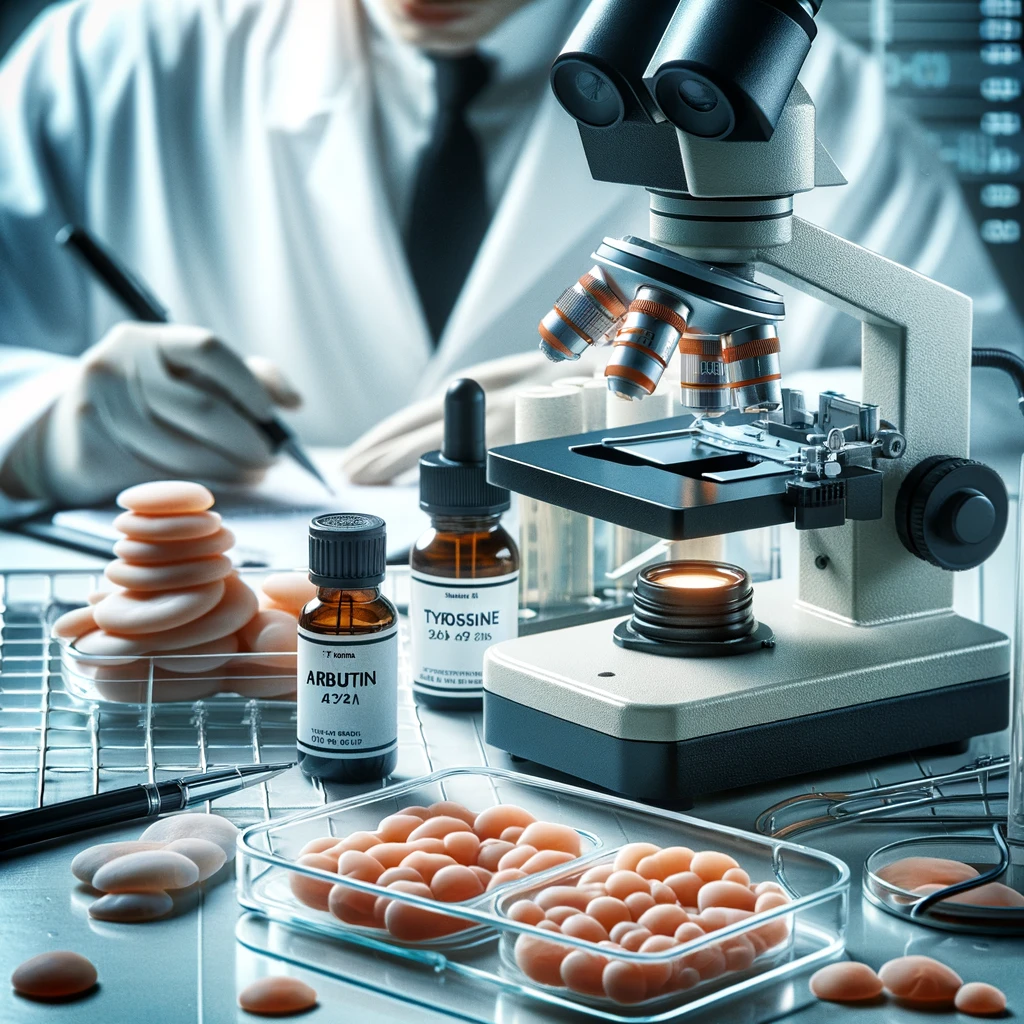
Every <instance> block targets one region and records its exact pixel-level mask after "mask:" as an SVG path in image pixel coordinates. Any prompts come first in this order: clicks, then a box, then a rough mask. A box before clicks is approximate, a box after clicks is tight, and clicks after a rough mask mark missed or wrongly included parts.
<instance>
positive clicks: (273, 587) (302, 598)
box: [261, 572, 316, 613]
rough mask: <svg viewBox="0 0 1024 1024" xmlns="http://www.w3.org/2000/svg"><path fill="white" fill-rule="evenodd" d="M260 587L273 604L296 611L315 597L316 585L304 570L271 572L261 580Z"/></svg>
mask: <svg viewBox="0 0 1024 1024" xmlns="http://www.w3.org/2000/svg"><path fill="white" fill-rule="evenodd" d="M261 589H262V590H263V593H264V594H266V595H267V597H268V598H270V600H271V601H272V602H274V604H275V605H277V606H279V607H281V608H287V609H288V610H290V611H292V610H293V611H295V612H296V613H298V612H300V611H301V610H302V608H303V606H305V605H307V604H308V603H309V602H310V601H312V600H313V598H314V597H316V587H314V586H313V584H312V583H310V582H309V577H308V576H307V575H306V574H305V573H304V572H276V573H272V574H271V575H270V576H268V577H267V578H266V579H265V580H264V581H263V583H262V585H261Z"/></svg>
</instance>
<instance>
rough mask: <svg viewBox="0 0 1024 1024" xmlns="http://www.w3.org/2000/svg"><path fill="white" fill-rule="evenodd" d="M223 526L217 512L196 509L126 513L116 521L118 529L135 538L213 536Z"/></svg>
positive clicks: (163, 539) (175, 538)
mask: <svg viewBox="0 0 1024 1024" xmlns="http://www.w3.org/2000/svg"><path fill="white" fill-rule="evenodd" d="M220 528H221V517H220V514H219V513H217V512H193V513H186V514H184V515H180V516H144V515H140V514H139V513H137V512H122V513H121V514H120V515H119V516H118V517H117V518H116V519H115V520H114V529H115V530H117V531H118V532H119V533H123V534H124V535H125V536H126V537H131V538H132V539H133V540H148V541H157V542H160V541H175V540H199V539H200V538H201V537H211V536H213V534H215V533H216V532H217V531H218V530H219V529H220Z"/></svg>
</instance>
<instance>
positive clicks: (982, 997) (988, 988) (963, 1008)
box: [953, 981, 1006, 1017]
mask: <svg viewBox="0 0 1024 1024" xmlns="http://www.w3.org/2000/svg"><path fill="white" fill-rule="evenodd" d="M953 1005H954V1006H955V1007H956V1008H957V1009H958V1010H959V1011H960V1012H961V1013H966V1014H968V1015H969V1016H971V1017H995V1016H996V1015H998V1014H1001V1013H1004V1012H1005V1011H1006V996H1005V995H1004V994H1003V993H1002V992H1001V991H1000V990H999V989H997V988H996V987H995V985H986V984H985V983H984V982H983V981H972V982H969V983H968V984H966V985H964V986H963V988H961V989H960V991H959V992H957V994H956V999H955V1000H954V1002H953Z"/></svg>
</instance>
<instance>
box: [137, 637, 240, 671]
mask: <svg viewBox="0 0 1024 1024" xmlns="http://www.w3.org/2000/svg"><path fill="white" fill-rule="evenodd" d="M237 653H238V639H237V637H235V635H234V634H229V635H228V636H222V637H220V638H219V639H218V640H211V641H210V642H209V643H205V644H197V645H196V646H195V647H185V648H183V649H182V650H180V651H175V652H174V654H172V655H171V656H170V657H168V658H154V659H153V664H154V665H155V666H156V667H157V668H158V669H163V670H164V671H165V672H167V673H170V674H172V675H176V676H193V675H196V674H197V673H200V672H212V671H213V670H214V669H218V668H222V667H223V666H224V665H226V664H227V663H228V662H229V661H230V660H231V657H232V655H234V654H237Z"/></svg>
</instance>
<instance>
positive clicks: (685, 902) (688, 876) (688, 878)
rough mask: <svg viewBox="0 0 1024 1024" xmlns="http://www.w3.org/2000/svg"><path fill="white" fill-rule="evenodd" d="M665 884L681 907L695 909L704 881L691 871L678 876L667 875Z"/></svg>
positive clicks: (682, 872)
mask: <svg viewBox="0 0 1024 1024" xmlns="http://www.w3.org/2000/svg"><path fill="white" fill-rule="evenodd" d="M665 884H666V885H667V886H668V887H669V888H670V889H671V890H672V891H673V892H674V893H675V894H676V899H677V900H679V902H680V903H681V904H682V906H684V907H695V906H697V899H698V893H699V892H700V890H701V887H702V886H703V885H704V879H703V878H701V877H700V875H695V874H694V873H693V872H692V871H681V872H680V873H679V874H678V875H669V876H668V878H666V879H665Z"/></svg>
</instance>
